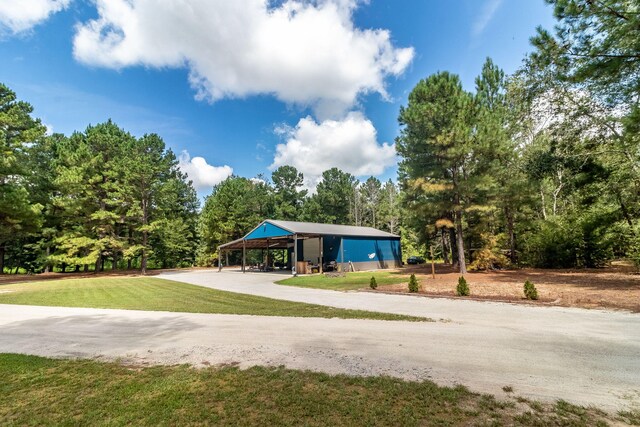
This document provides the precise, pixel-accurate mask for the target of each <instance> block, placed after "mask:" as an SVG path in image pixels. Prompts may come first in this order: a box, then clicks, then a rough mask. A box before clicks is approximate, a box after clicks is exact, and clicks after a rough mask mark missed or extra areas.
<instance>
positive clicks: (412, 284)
mask: <svg viewBox="0 0 640 427" xmlns="http://www.w3.org/2000/svg"><path fill="white" fill-rule="evenodd" d="M419 288H420V286H419V285H418V279H416V275H415V274H412V275H411V277H409V292H418V290H419Z"/></svg>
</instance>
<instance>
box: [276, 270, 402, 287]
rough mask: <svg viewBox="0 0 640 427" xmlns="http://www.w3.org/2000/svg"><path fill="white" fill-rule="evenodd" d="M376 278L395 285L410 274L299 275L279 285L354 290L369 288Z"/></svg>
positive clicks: (281, 281) (377, 272)
mask: <svg viewBox="0 0 640 427" xmlns="http://www.w3.org/2000/svg"><path fill="white" fill-rule="evenodd" d="M372 276H373V277H375V278H376V282H377V283H378V285H393V284H396V283H402V282H407V281H408V280H409V276H408V275H406V274H404V273H400V272H397V271H375V272H357V273H346V274H345V275H344V276H337V277H333V276H328V275H323V274H314V275H310V276H297V277H291V278H288V279H284V280H280V281H278V282H276V283H278V284H279V285H287V286H299V287H301V288H317V289H330V290H334V291H354V290H357V289H362V288H368V287H369V281H370V280H371V277H372Z"/></svg>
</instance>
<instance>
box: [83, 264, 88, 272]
mask: <svg viewBox="0 0 640 427" xmlns="http://www.w3.org/2000/svg"><path fill="white" fill-rule="evenodd" d="M84 272H85V273H88V272H89V264H85V265H84Z"/></svg>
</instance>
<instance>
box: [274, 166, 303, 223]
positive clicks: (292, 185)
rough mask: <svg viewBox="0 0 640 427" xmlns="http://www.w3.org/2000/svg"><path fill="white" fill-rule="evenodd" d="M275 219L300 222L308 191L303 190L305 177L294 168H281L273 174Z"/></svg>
mask: <svg viewBox="0 0 640 427" xmlns="http://www.w3.org/2000/svg"><path fill="white" fill-rule="evenodd" d="M271 180H272V181H273V193H274V204H275V218H276V219H282V220H289V221H299V220H300V215H301V210H302V204H303V203H304V199H305V197H306V196H307V190H304V189H301V188H302V185H303V183H304V176H303V175H302V173H300V172H298V170H297V169H296V168H295V167H293V166H280V167H279V168H278V169H276V170H274V171H273V173H272V174H271Z"/></svg>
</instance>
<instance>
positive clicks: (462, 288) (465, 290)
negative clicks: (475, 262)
mask: <svg viewBox="0 0 640 427" xmlns="http://www.w3.org/2000/svg"><path fill="white" fill-rule="evenodd" d="M470 293H471V292H470V291H469V284H468V283H467V280H466V279H465V278H464V277H463V276H460V278H459V279H458V286H456V294H458V296H459V297H467V296H469V294H470Z"/></svg>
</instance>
